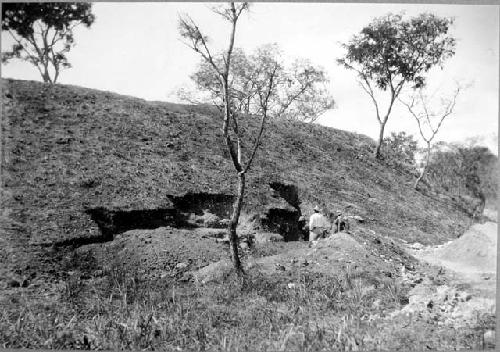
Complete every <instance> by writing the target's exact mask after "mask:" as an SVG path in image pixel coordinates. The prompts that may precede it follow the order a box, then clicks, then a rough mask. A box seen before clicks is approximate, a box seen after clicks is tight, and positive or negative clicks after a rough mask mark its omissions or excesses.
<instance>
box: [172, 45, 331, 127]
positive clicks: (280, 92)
mask: <svg viewBox="0 0 500 352" xmlns="http://www.w3.org/2000/svg"><path fill="white" fill-rule="evenodd" d="M231 61H232V63H233V66H232V70H231V72H230V77H229V81H230V82H231V86H230V92H229V94H230V98H231V105H232V106H233V107H234V109H235V110H236V111H238V112H239V113H244V114H257V113H258V111H259V109H260V104H259V102H258V91H259V90H261V89H262V82H261V81H262V78H263V74H264V78H265V76H266V73H265V69H266V68H267V67H268V64H269V63H270V62H277V63H278V64H279V69H278V70H277V71H276V72H275V78H274V89H273V92H272V97H270V98H271V100H272V101H270V103H269V104H268V109H269V116H271V117H276V116H279V117H282V118H286V119H293V120H300V121H307V122H313V121H315V120H316V119H317V118H318V117H319V116H320V115H321V114H322V113H323V112H325V111H326V110H328V109H331V108H333V107H334V101H333V98H332V97H331V96H330V94H329V93H328V91H327V89H326V84H327V83H328V79H327V77H326V74H325V72H324V71H323V70H322V69H320V68H316V67H314V66H313V65H311V63H310V62H308V61H305V60H295V62H293V64H292V65H291V66H290V67H289V68H285V67H284V64H283V62H282V60H281V52H280V50H279V48H278V46H277V45H276V44H273V45H264V46H262V47H260V48H258V49H257V50H256V51H255V52H254V53H253V54H251V55H246V54H245V52H244V51H243V50H242V49H237V48H235V49H234V51H233V56H232V60H231ZM214 62H215V64H216V65H218V66H220V65H222V63H223V58H222V57H220V56H219V57H218V58H214ZM191 78H192V79H193V81H194V82H195V84H196V88H197V89H199V90H201V91H203V92H206V93H207V95H206V97H205V98H202V99H196V98H195V99H193V95H194V96H196V93H194V92H185V91H181V98H183V99H184V100H188V101H190V102H207V101H210V102H211V103H213V104H214V105H216V106H219V107H222V106H223V103H222V99H221V95H220V92H221V91H222V87H221V83H220V81H219V80H218V78H217V73H216V72H214V70H213V69H212V67H211V64H210V63H209V62H207V61H206V60H202V62H201V64H200V65H199V67H198V70H197V71H196V72H195V73H194V74H193V75H192V76H191Z"/></svg>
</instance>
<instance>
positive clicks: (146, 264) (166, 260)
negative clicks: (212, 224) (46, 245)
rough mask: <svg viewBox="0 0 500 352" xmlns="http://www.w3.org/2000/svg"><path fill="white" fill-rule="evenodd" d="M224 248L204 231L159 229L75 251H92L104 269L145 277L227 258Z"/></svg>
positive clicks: (127, 233) (182, 270)
mask: <svg viewBox="0 0 500 352" xmlns="http://www.w3.org/2000/svg"><path fill="white" fill-rule="evenodd" d="M217 231H219V232H220V230H218V229H212V232H214V233H216V234H217V233H218V232H217ZM227 248H228V247H227V246H226V245H224V244H221V243H218V242H217V241H216V240H215V237H213V236H212V233H209V231H207V229H203V228H201V229H192V230H182V229H176V228H170V227H161V228H158V229H155V230H133V231H127V232H124V233H122V234H120V235H118V236H116V238H115V240H114V241H112V242H106V243H103V244H92V245H88V246H83V247H80V248H79V249H78V251H79V252H91V253H92V254H93V255H94V256H95V257H96V260H97V262H98V263H99V264H100V265H101V266H103V267H105V268H106V267H107V268H109V267H111V266H114V267H127V268H135V269H136V270H139V271H140V273H141V274H143V275H146V276H175V275H177V274H182V273H184V272H186V271H188V270H195V269H199V268H201V267H204V266H206V265H208V264H210V263H213V262H216V261H218V260H220V259H222V258H227V257H228V256H229V254H228V250H227Z"/></svg>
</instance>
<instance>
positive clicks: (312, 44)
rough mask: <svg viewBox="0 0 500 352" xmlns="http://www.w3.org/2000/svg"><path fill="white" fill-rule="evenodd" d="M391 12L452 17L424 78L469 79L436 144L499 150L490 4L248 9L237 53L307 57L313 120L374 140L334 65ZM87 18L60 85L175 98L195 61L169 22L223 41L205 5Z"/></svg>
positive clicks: (354, 94)
mask: <svg viewBox="0 0 500 352" xmlns="http://www.w3.org/2000/svg"><path fill="white" fill-rule="evenodd" d="M400 11H405V13H406V14H408V15H416V14H419V13H421V12H432V13H435V14H438V15H441V16H452V17H455V24H454V26H453V28H452V31H451V33H452V34H453V35H454V36H455V37H456V38H457V39H458V44H457V48H456V55H455V56H454V57H453V58H452V59H451V60H449V61H447V62H446V63H445V69H444V70H443V71H440V70H437V71H435V72H433V74H432V76H431V77H430V81H429V82H430V84H431V85H441V84H443V85H445V86H446V85H449V84H450V82H452V81H453V80H454V79H458V80H461V81H464V82H474V83H473V86H472V87H471V88H469V89H467V90H466V91H465V92H463V93H462V94H461V95H460V96H459V99H458V101H457V105H456V109H455V113H454V114H453V115H452V116H450V117H449V118H448V119H447V120H446V121H445V122H444V124H443V126H442V130H441V131H440V132H439V134H438V136H437V139H439V140H445V141H458V140H463V139H465V138H468V137H473V136H477V135H481V136H484V137H485V143H486V144H487V145H488V146H489V147H490V149H492V150H493V151H494V152H495V153H498V151H497V146H498V145H497V143H498V139H497V133H498V100H499V91H498V82H499V72H498V68H499V55H498V49H499V7H498V6H495V5H455V4H448V5H431V4H340V3H318V4H311V3H286V4H283V3H254V4H252V6H251V12H250V13H249V14H246V15H244V16H243V17H242V18H241V20H240V22H239V26H238V29H237V33H236V46H238V47H242V48H244V49H246V50H253V49H254V48H256V47H258V46H260V45H263V44H266V43H274V42H275V43H277V44H278V45H279V46H280V48H281V49H282V50H283V52H284V53H285V55H287V56H288V57H292V58H294V57H301V58H308V59H309V60H311V61H312V62H313V63H314V64H317V65H320V66H322V67H323V68H324V69H325V70H326V71H327V72H328V74H329V77H330V80H331V84H330V89H331V92H332V94H333V96H334V98H335V100H336V102H337V104H338V106H337V108H336V109H334V110H332V111H329V112H327V113H326V114H325V115H324V116H323V117H321V118H320V120H319V121H318V122H319V123H321V124H324V125H326V126H331V127H335V128H339V129H344V130H349V131H354V132H357V133H362V134H366V135H368V136H370V137H372V138H374V139H376V138H377V135H378V122H377V121H376V118H375V115H374V114H375V112H374V108H373V105H372V103H371V101H370V99H369V97H368V95H366V93H365V92H364V91H363V90H362V89H361V88H360V87H359V86H358V84H357V83H356V79H355V75H354V73H353V72H350V71H347V70H345V69H344V68H342V67H340V66H338V65H337V64H336V62H335V60H336V59H337V58H338V57H340V56H341V55H342V53H343V51H342V48H341V47H340V43H342V42H346V41H348V40H349V39H350V38H351V37H352V35H354V34H357V33H359V31H360V30H361V29H362V27H363V26H365V25H366V24H368V23H369V22H370V21H371V20H372V19H373V18H374V17H377V16H381V15H384V14H386V13H388V12H394V13H397V12H400ZM93 12H94V14H95V15H96V21H95V23H94V25H93V26H92V27H91V28H90V29H86V28H78V29H77V30H75V42H76V46H75V47H74V48H73V49H72V51H71V52H70V53H69V55H68V57H69V60H70V62H71V63H72V65H73V68H71V69H69V70H65V71H63V72H62V73H61V76H60V80H59V82H60V83H64V84H74V85H79V86H84V87H89V88H96V89H101V90H109V91H113V92H117V93H121V94H127V95H132V96H136V97H140V98H144V99H147V100H161V101H177V98H176V96H175V91H176V90H177V89H178V88H180V87H183V86H186V85H190V78H189V75H190V74H191V73H192V72H193V71H194V70H195V68H196V65H197V63H198V62H199V57H198V56H197V54H196V53H194V52H193V51H191V49H189V48H187V47H186V46H185V45H184V44H182V43H181V42H180V38H179V35H178V30H177V19H178V15H179V14H181V13H188V14H189V15H190V16H191V17H192V18H193V19H194V20H195V21H196V22H197V23H198V24H199V25H200V27H201V29H202V30H203V31H204V32H205V33H206V34H207V35H209V36H210V38H211V39H212V45H213V46H214V48H223V47H225V43H226V42H227V34H228V32H227V30H228V28H227V26H226V24H225V23H224V22H223V21H222V20H220V18H219V17H218V16H216V15H214V14H213V13H212V12H211V11H210V9H209V5H208V4H207V3H95V4H94V7H93ZM10 43H11V40H10V39H9V37H8V34H7V33H2V50H5V49H6V48H7V45H9V44H10ZM214 50H215V49H214ZM2 76H3V77H11V78H18V79H31V80H40V77H39V73H38V72H37V70H36V69H35V68H34V67H32V66H30V65H29V64H27V63H23V62H19V61H11V62H10V63H9V64H7V65H2ZM401 130H404V131H407V132H409V133H412V134H414V135H415V136H416V137H417V136H418V130H417V129H416V123H415V121H414V120H412V119H411V117H410V116H409V115H408V113H407V111H406V110H404V109H403V107H400V106H397V107H395V108H394V110H393V113H392V115H391V117H390V119H389V122H388V124H387V127H386V135H389V134H390V132H391V131H401ZM495 138H496V139H495Z"/></svg>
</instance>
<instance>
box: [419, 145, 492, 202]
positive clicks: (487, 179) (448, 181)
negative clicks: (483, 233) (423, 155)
mask: <svg viewBox="0 0 500 352" xmlns="http://www.w3.org/2000/svg"><path fill="white" fill-rule="evenodd" d="M428 169H429V176H430V177H431V180H432V182H433V183H434V184H436V185H438V186H440V187H442V188H443V189H445V190H447V191H449V192H451V193H453V194H456V195H469V196H473V197H476V198H479V199H480V200H481V201H482V202H484V201H485V200H486V199H496V198H497V194H498V171H499V163H498V157H497V156H496V155H494V154H493V153H492V152H491V151H490V150H489V149H488V148H486V147H482V146H477V145H464V144H457V143H455V144H446V143H440V144H439V145H438V146H437V147H436V148H435V151H433V153H432V154H431V159H430V161H429V166H428Z"/></svg>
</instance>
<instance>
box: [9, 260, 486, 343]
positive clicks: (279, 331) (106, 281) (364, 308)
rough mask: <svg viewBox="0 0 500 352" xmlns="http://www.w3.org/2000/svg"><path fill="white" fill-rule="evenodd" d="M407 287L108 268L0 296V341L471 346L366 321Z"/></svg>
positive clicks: (475, 334) (309, 277)
mask: <svg viewBox="0 0 500 352" xmlns="http://www.w3.org/2000/svg"><path fill="white" fill-rule="evenodd" d="M406 293H407V288H405V287H401V286H400V284H398V283H397V282H396V281H395V280H394V279H389V278H384V279H378V278H373V277H371V276H368V275H366V273H364V272H361V271H354V270H352V269H350V268H349V267H348V268H346V269H345V270H343V271H340V272H338V275H336V276H335V277H333V278H332V277H326V276H323V275H320V274H312V273H309V272H307V271H304V270H297V271H295V272H290V273H288V274H287V275H283V274H278V273H277V274H276V275H271V276H263V275H261V274H259V273H258V272H250V273H249V274H248V276H247V278H246V279H245V280H241V279H238V278H237V277H236V276H235V275H231V276H230V277H229V278H228V279H227V280H226V281H225V282H223V283H214V284H209V285H206V286H196V285H195V284H193V283H179V282H177V283H173V282H169V281H166V280H155V281H145V280H143V279H141V277H140V276H139V274H138V273H137V272H133V271H131V272H127V271H125V270H124V269H123V268H122V267H121V266H112V267H111V268H110V269H109V270H108V271H107V272H106V273H104V276H103V277H101V278H97V277H94V278H92V279H91V280H88V281H86V282H84V281H81V280H80V279H79V278H78V275H74V276H71V277H69V278H67V279H66V280H65V281H64V282H60V283H58V284H56V285H54V286H53V290H52V291H51V295H48V296H47V295H46V296H40V292H35V291H22V290H21V291H16V292H11V294H10V295H5V296H4V298H3V302H1V304H2V315H1V316H0V346H2V347H7V348H16V347H25V348H55V349H60V348H76V349H114V350H115V349H133V350H157V349H162V350H187V351H247V350H248V351H256V350H259V351H276V350H281V351H323V350H324V351H327V350H328V351H330V350H341V351H350V350H372V349H382V350H384V349H391V350H392V349H396V350H397V349H400V348H403V347H412V348H415V347H417V349H419V347H425V346H432V347H440V346H443V345H444V344H446V345H447V346H451V345H453V346H454V347H474V346H480V344H481V339H480V336H481V334H482V333H481V331H474V330H473V329H470V330H467V329H464V330H463V331H460V332H453V331H452V330H450V329H449V328H446V327H441V328H438V327H434V328H435V330H430V329H429V324H428V323H425V322H424V321H419V320H418V319H416V320H415V321H414V322H413V324H411V325H410V326H408V322H406V321H403V320H401V321H389V322H386V321H384V320H382V319H380V318H375V316H382V317H383V316H384V315H385V314H386V313H387V312H389V311H391V310H394V309H397V308H400V307H401V302H403V301H404V300H405V297H406V296H405V295H406ZM482 319H483V321H485V319H486V318H485V317H482ZM493 323H494V322H493ZM405 324H406V325H407V326H405ZM490 325H491V324H490ZM382 330H383V331H384V333H383V334H381V333H380V331H382ZM438 330H439V331H438ZM453 334H454V335H453ZM452 335H453V336H452Z"/></svg>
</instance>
